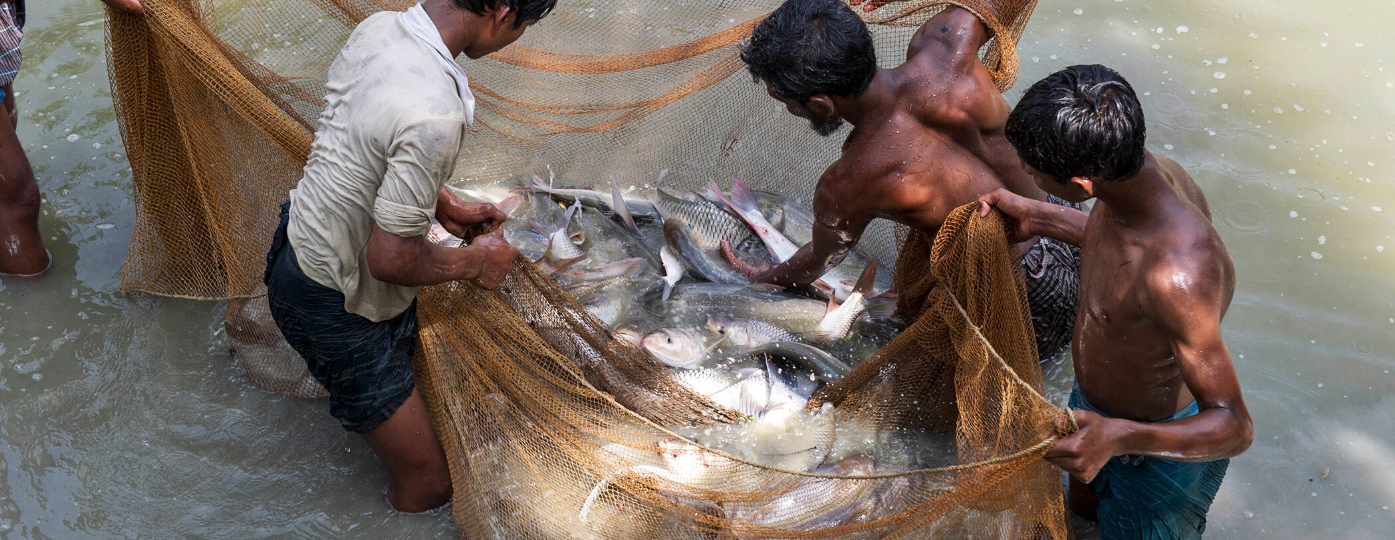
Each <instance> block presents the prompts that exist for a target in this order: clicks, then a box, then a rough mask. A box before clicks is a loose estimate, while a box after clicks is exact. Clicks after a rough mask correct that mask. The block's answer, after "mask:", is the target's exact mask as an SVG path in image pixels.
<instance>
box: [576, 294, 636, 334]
mask: <svg viewBox="0 0 1395 540" xmlns="http://www.w3.org/2000/svg"><path fill="white" fill-rule="evenodd" d="M576 301H577V303H579V304H581V306H582V307H584V308H586V310H587V311H590V312H591V314H592V315H595V316H596V318H597V319H600V320H601V322H603V323H605V324H606V326H615V323H616V322H617V321H619V320H620V319H621V318H622V317H624V316H625V313H626V309H625V301H624V296H623V295H621V294H614V293H611V292H610V291H601V292H595V293H591V294H588V295H586V296H582V297H580V298H577V299H576Z"/></svg>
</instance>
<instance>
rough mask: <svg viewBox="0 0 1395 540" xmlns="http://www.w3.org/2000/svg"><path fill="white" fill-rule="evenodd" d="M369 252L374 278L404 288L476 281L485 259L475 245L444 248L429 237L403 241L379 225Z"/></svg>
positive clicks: (372, 235)
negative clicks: (458, 281)
mask: <svg viewBox="0 0 1395 540" xmlns="http://www.w3.org/2000/svg"><path fill="white" fill-rule="evenodd" d="M367 249H368V272H369V273H370V274H372V276H373V278H374V279H377V280H378V281H385V282H388V283H392V284H394V285H402V286H404V287H425V286H428V285H436V284H440V283H445V282H448V281H455V280H462V279H474V278H476V277H478V276H479V274H480V267H481V265H482V264H483V259H484V257H483V254H482V253H480V250H479V249H478V248H477V246H476V245H475V244H471V245H469V246H466V247H462V248H447V247H442V246H438V245H436V244H433V243H431V242H430V241H428V240H427V239H426V236H413V237H411V238H403V237H401V236H397V235H395V234H392V233H390V232H387V231H385V230H383V229H382V228H381V227H378V226H377V225H376V224H375V225H373V233H372V234H371V235H369V237H368V248H367Z"/></svg>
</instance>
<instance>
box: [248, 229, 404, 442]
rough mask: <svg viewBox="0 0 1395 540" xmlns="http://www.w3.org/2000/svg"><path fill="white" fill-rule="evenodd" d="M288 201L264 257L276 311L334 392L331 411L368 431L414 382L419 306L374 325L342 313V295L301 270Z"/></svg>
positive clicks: (351, 427) (348, 425)
mask: <svg viewBox="0 0 1395 540" xmlns="http://www.w3.org/2000/svg"><path fill="white" fill-rule="evenodd" d="M289 210H290V203H286V204H283V205H281V225H280V226H279V227H277V229H276V235H275V236H274V237H273V239H272V241H271V249H270V250H269V251H268V252H267V254H266V274H265V275H264V276H263V278H264V279H265V281H266V289H267V300H268V302H269V303H270V304H271V316H272V318H273V319H275V320H276V326H277V327H279V328H280V329H281V334H282V335H283V336H285V337H286V342H287V343H289V344H290V345H291V348H293V349H295V350H296V352H298V353H300V356H301V357H302V358H304V359H305V365H306V367H308V368H309V369H310V373H311V374H312V375H314V376H315V379H316V380H318V381H320V384H323V385H324V386H325V389H327V390H329V399H330V404H329V413H330V414H331V415H333V416H334V417H335V418H338V419H339V422H340V423H342V424H343V425H344V429H347V430H349V431H353V432H356V433H363V432H366V431H369V430H371V429H373V428H375V427H378V425H379V424H382V423H383V421H385V420H387V419H388V418H389V417H391V416H392V414H393V413H394V412H397V409H398V407H401V406H402V403H403V402H405V401H407V398H408V397H410V396H411V395H412V390H413V389H414V388H415V387H416V384H415V381H413V379H412V353H413V352H414V351H415V349H416V330H417V304H416V302H412V305H411V306H410V307H408V308H407V311H405V312H403V313H402V314H401V315H398V316H397V317H395V318H392V319H389V320H386V321H382V322H373V321H370V320H368V319H367V318H366V317H363V316H362V315H357V314H354V313H349V312H347V311H345V310H344V294H343V293H341V292H339V291H336V290H334V289H331V288H329V287H326V286H324V285H321V284H319V283H317V282H315V280H313V279H310V278H309V277H308V276H306V275H305V273H304V272H302V271H301V270H300V263H298V262H297V261H296V257H295V250H294V249H292V248H291V244H290V242H288V241H286V224H287V223H288V222H289V219H290V218H289V214H288V212H289Z"/></svg>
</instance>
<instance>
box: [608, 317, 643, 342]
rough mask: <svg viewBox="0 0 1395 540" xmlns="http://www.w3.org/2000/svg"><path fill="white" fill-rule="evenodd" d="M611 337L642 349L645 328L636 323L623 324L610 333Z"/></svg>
mask: <svg viewBox="0 0 1395 540" xmlns="http://www.w3.org/2000/svg"><path fill="white" fill-rule="evenodd" d="M610 335H611V337H612V338H614V339H615V341H619V342H621V343H624V344H626V345H629V346H631V347H636V348H638V347H640V346H641V345H640V342H642V341H644V328H642V327H640V326H639V324H638V323H636V322H634V321H630V322H626V323H621V324H620V325H619V326H616V327H615V328H614V329H613V330H611V331H610Z"/></svg>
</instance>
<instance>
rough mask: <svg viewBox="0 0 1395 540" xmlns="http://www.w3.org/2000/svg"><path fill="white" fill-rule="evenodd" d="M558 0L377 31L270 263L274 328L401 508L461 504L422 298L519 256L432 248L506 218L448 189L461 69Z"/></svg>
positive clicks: (336, 91)
mask: <svg viewBox="0 0 1395 540" xmlns="http://www.w3.org/2000/svg"><path fill="white" fill-rule="evenodd" d="M555 3H556V0H427V1H426V2H425V3H424V4H422V5H420V6H416V7H413V8H411V9H409V10H407V12H405V13H398V12H383V13H378V14H375V15H373V16H371V17H369V18H367V19H365V20H364V21H363V22H362V23H361V24H359V26H358V28H356V29H354V32H353V34H352V35H351V36H350V37H349V40H348V42H346V43H345V44H344V48H343V50H342V51H340V54H339V56H338V58H336V59H335V61H334V64H333V65H332V66H330V71H329V76H328V78H327V81H326V83H325V88H326V90H327V92H326V96H325V102H326V104H325V110H324V112H323V113H322V114H321V115H320V123H319V127H318V128H317V129H316V131H315V141H314V145H313V146H312V148H311V154H310V158H309V160H308V161H307V162H306V165H305V173H304V176H303V177H302V178H301V180H300V183H299V185H297V186H296V188H295V189H294V190H292V191H291V193H290V202H288V203H286V204H285V205H282V209H283V211H282V217H281V226H280V227H279V228H278V230H277V231H276V235H275V237H274V238H273V241H272V246H271V250H270V251H269V252H268V254H267V270H266V276H265V278H266V284H267V291H268V300H269V301H270V304H271V312H272V316H273V317H274V318H275V319H276V324H277V326H278V327H279V328H280V329H281V333H282V334H283V335H285V337H286V341H287V342H289V343H290V344H291V346H292V347H294V348H295V349H296V351H298V352H299V353H300V355H301V356H302V357H304V358H305V362H306V364H307V366H308V367H309V369H310V372H311V373H312V374H314V376H315V378H316V379H318V380H319V381H320V382H321V383H322V384H324V386H325V388H327V389H328V390H329V393H330V414H331V415H333V416H334V417H335V418H338V419H339V421H340V422H341V423H342V424H343V425H344V428H345V429H348V430H350V431H353V432H356V433H359V434H361V435H363V437H364V439H365V440H366V441H367V442H368V444H369V446H371V447H372V448H373V450H374V451H375V452H377V453H378V456H379V457H381V458H382V460H383V462H384V463H385V464H386V465H387V467H388V470H389V472H390V473H391V477H392V480H391V483H390V484H389V486H388V492H387V498H388V503H389V504H391V505H392V507H393V508H395V509H397V510H400V511H403V512H422V511H426V510H430V509H433V508H436V507H439V506H441V505H443V504H445V503H446V502H447V501H449V500H450V497H451V491H452V490H451V482H450V473H449V470H448V469H447V466H446V458H445V453H444V452H443V451H442V449H441V444H440V442H439V441H438V440H437V438H436V433H435V431H434V429H433V428H432V424H431V419H430V417H429V416H428V414H427V411H426V407H425V405H424V404H423V403H422V400H421V397H420V396H419V395H418V394H417V392H416V389H415V386H414V384H413V379H412V366H411V359H412V352H413V348H414V344H415V337H416V292H417V288H418V287H422V286H426V285H434V284H438V283H444V282H447V281H454V280H468V281H471V282H473V283H475V284H476V285H478V286H480V287H484V288H491V289H492V288H494V287H497V286H498V285H499V283H500V281H502V280H503V279H504V277H505V276H506V275H507V274H508V272H509V270H511V269H512V268H513V259H514V256H515V255H516V253H517V252H516V251H515V250H514V249H513V248H512V247H510V246H509V245H508V244H507V243H506V242H505V241H504V240H503V237H502V236H501V235H500V233H499V232H498V231H496V232H495V233H492V234H487V235H484V236H480V237H477V238H475V239H474V240H473V241H471V242H470V243H469V245H468V246H465V247H461V248H445V247H441V246H437V245H435V244H432V243H430V242H428V241H427V239H426V233H427V231H428V230H429V229H430V227H431V221H432V220H433V219H435V220H437V221H440V222H441V224H442V225H443V226H444V227H445V228H446V230H448V231H450V232H451V233H452V234H455V235H457V236H464V235H465V234H466V233H465V230H466V229H467V228H469V227H472V226H474V225H479V224H490V225H498V224H500V223H502V222H503V221H504V219H505V218H504V214H503V213H501V212H500V211H499V210H498V209H496V208H494V207H493V206H492V205H488V204H467V203H464V202H462V201H461V200H460V199H458V198H456V197H454V196H453V195H451V194H450V193H449V192H448V191H446V190H444V189H443V187H444V186H445V183H446V181H447V180H448V179H449V178H450V175H451V172H452V171H453V170H454V168H455V161H456V158H457V157H458V156H459V153H460V145H461V142H462V140H463V137H464V131H465V129H466V127H467V126H468V125H469V124H470V123H471V122H472V121H473V115H474V96H473V95H471V94H470V89H469V83H468V80H467V79H466V77H465V73H464V72H463V71H462V70H461V69H460V66H459V65H458V64H456V63H455V57H456V56H458V55H459V54H460V53H462V52H464V53H465V55H466V56H468V57H470V58H479V57H481V56H484V55H487V54H489V53H492V52H494V51H497V50H499V49H501V48H503V47H505V46H507V45H508V44H510V43H512V42H513V41H515V40H517V39H518V38H519V37H520V36H522V35H523V31H524V30H525V29H526V28H527V27H528V26H529V25H531V24H533V23H535V22H537V21H538V20H540V19H541V18H542V17H544V16H545V15H546V14H547V13H548V12H549V11H550V10H551V9H552V7H553V6H554V5H555Z"/></svg>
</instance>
